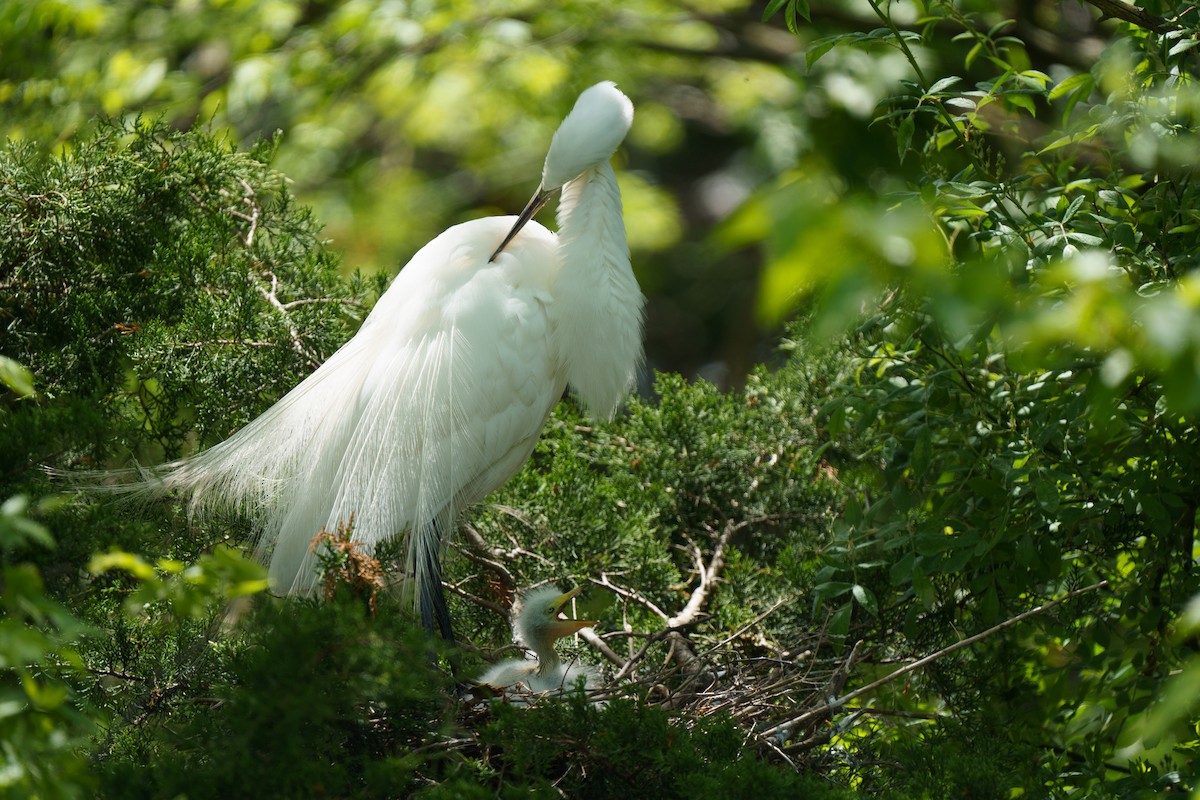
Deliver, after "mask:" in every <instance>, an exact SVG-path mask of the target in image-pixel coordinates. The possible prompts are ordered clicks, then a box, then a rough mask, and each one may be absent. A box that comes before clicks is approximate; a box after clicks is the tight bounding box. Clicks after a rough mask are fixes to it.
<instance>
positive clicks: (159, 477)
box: [153, 82, 643, 638]
mask: <svg viewBox="0 0 1200 800" xmlns="http://www.w3.org/2000/svg"><path fill="white" fill-rule="evenodd" d="M632 117H633V107H632V104H631V103H630V102H629V99H628V98H626V97H625V95H623V94H621V92H620V91H618V90H617V89H616V87H615V85H614V84H612V83H609V82H606V83H601V84H597V85H596V86H593V87H591V88H590V89H588V90H586V91H585V92H583V93H582V94H581V95H580V97H579V100H578V101H577V102H576V105H575V107H574V109H573V110H572V111H571V113H570V114H569V115H568V116H567V118H566V119H565V120H564V121H563V123H562V125H561V126H560V128H559V130H558V131H557V132H556V133H555V136H554V139H553V141H552V143H551V147H550V151H549V153H548V155H547V157H546V165H545V169H544V170H543V182H542V186H541V187H540V188H539V190H538V192H537V194H535V201H537V202H536V203H535V202H534V201H531V203H530V207H529V208H527V209H526V212H525V213H523V214H522V216H521V217H517V218H514V217H490V218H485V219H479V220H475V221H472V222H466V223H463V224H461V225H456V226H454V227H452V228H450V229H448V230H447V231H445V232H444V233H442V234H441V235H440V236H438V237H437V238H435V239H434V240H433V241H431V242H430V243H429V244H427V245H426V246H425V247H423V248H422V249H421V250H420V251H419V252H418V253H417V254H416V255H415V256H413V258H412V260H411V261H410V262H409V263H408V265H407V266H405V267H404V269H403V270H401V272H400V274H399V275H398V276H397V277H396V279H395V280H394V281H393V283H392V285H391V286H390V287H389V288H388V290H387V292H386V293H384V295H383V296H382V297H381V298H380V299H379V302H378V303H377V304H376V306H375V308H374V309H373V310H372V312H371V314H370V315H369V316H368V317H367V319H366V321H365V322H364V323H363V326H362V328H361V329H360V330H359V332H358V333H357V334H356V335H355V336H354V337H353V338H352V339H350V341H348V342H347V343H346V344H345V345H344V346H343V347H342V348H341V349H340V350H338V351H337V352H336V353H335V354H334V355H333V356H331V357H330V358H329V360H328V361H326V362H325V363H324V364H323V365H322V366H321V367H320V368H319V369H317V370H316V371H315V372H314V373H312V374H311V375H310V376H309V377H308V378H306V379H305V380H304V381H303V382H301V383H300V384H299V385H298V386H296V387H295V388H294V389H293V390H292V391H290V392H289V393H288V394H287V395H285V396H284V397H283V398H282V399H281V400H279V402H277V403H276V404H275V405H274V406H272V407H271V408H270V409H268V410H267V411H266V412H264V413H263V414H262V415H261V416H259V417H258V418H257V419H255V420H254V421H252V422H251V423H249V424H248V425H247V426H246V427H245V428H243V429H242V430H240V431H238V432H237V433H236V434H234V435H233V436H231V437H230V438H229V439H227V440H225V441H224V442H221V443H220V444H217V445H215V446H214V447H212V448H210V449H208V450H206V451H204V452H202V453H199V454H198V455H196V456H193V457H191V458H188V459H184V460H182V461H177V462H174V463H172V464H167V465H164V466H163V467H160V468H159V469H158V470H156V471H155V473H156V477H155V478H154V479H153V484H154V488H161V489H165V490H177V491H180V492H182V493H184V494H187V495H190V498H191V503H192V506H193V508H194V510H196V511H198V512H204V511H208V510H211V509H213V508H217V507H235V508H239V509H244V510H248V511H249V512H250V513H251V514H252V515H253V516H254V518H255V519H256V520H257V523H258V527H259V530H260V537H259V540H258V541H259V544H258V550H259V553H260V555H261V556H262V557H263V558H264V559H268V560H269V563H270V579H271V583H272V585H273V587H275V588H276V589H277V590H282V591H288V592H309V591H311V590H312V589H313V588H314V587H315V585H316V582H317V577H318V576H317V574H316V572H315V568H314V560H315V559H314V555H313V554H312V552H311V548H310V543H311V541H312V539H313V537H314V536H315V535H316V534H317V533H319V532H320V531H321V530H322V529H323V528H324V529H327V530H330V531H332V530H335V529H336V527H337V525H338V524H339V523H345V522H347V521H348V520H349V519H350V518H351V516H352V515H353V518H354V528H353V539H354V541H356V542H359V543H360V544H362V545H363V546H365V547H366V548H367V549H368V550H369V551H373V549H374V548H375V546H376V545H377V544H379V543H380V542H382V541H384V540H385V539H388V538H390V537H393V536H398V535H405V536H407V537H408V538H407V543H408V546H407V554H408V555H407V565H406V575H407V580H406V585H407V587H408V589H409V591H410V592H412V595H413V597H414V605H415V606H416V607H417V608H418V610H419V612H420V614H421V617H422V620H423V622H424V623H425V625H426V627H428V628H429V629H430V630H433V629H434V627H435V625H436V627H437V628H438V629H439V630H440V632H441V633H442V635H443V636H444V637H446V638H450V637H451V632H450V624H449V617H448V614H447V613H446V607H445V600H444V596H443V593H442V587H441V569H440V552H441V549H442V547H443V545H444V541H445V537H446V535H448V533H449V532H450V531H452V529H453V526H454V523H455V518H456V515H457V513H458V512H459V510H461V509H462V508H463V506H465V505H467V504H469V503H472V502H475V501H477V500H480V499H481V498H483V497H484V496H485V495H487V494H488V493H489V492H491V491H492V490H493V489H495V488H497V487H498V486H500V485H501V484H503V483H504V482H505V481H507V480H508V479H509V478H510V477H511V476H512V475H513V473H515V472H516V471H517V470H518V469H519V468H520V467H521V465H522V464H523V463H524V462H525V460H526V459H527V458H528V457H529V454H530V452H531V450H532V449H533V446H534V443H535V442H536V440H537V437H538V435H539V433H540V431H541V429H542V426H543V424H544V422H545V420H546V418H547V416H548V415H549V414H550V411H551V409H553V407H554V405H555V404H556V403H557V401H558V399H559V398H560V397H561V395H562V393H563V391H564V388H565V386H566V385H567V384H570V385H571V386H572V387H573V388H574V390H575V392H576V393H577V395H578V396H579V398H580V399H581V400H582V402H583V403H584V405H585V406H586V407H587V409H588V410H589V411H590V412H591V413H592V414H595V415H597V416H601V417H608V416H611V415H612V414H613V413H614V412H615V411H616V409H617V408H618V407H619V405H620V403H621V401H622V399H623V398H624V397H625V395H626V394H627V393H628V391H629V389H630V387H631V386H632V384H633V381H634V378H635V376H636V373H637V370H638V368H639V365H640V363H641V359H642V345H641V342H642V307H643V298H642V295H641V292H640V291H639V289H638V285H637V281H636V279H635V278H634V276H633V272H632V269H631V268H630V261H629V249H628V245H627V244H626V239H625V228H624V222H623V218H622V212H621V197H620V191H619V190H618V188H617V183H616V177H615V175H614V174H613V170H612V167H611V166H610V165H609V163H608V160H609V158H610V157H611V156H612V154H613V152H614V151H615V149H616V147H617V146H618V145H619V144H620V143H621V141H622V140H623V139H624V137H625V134H626V132H627V131H628V129H629V126H630V124H631V122H632ZM564 184H565V185H564ZM560 187H561V188H562V200H561V203H560V205H559V213H558V225H559V233H558V235H557V236H555V234H553V233H551V232H550V231H548V230H546V229H545V228H544V227H542V226H541V225H539V224H537V223H535V222H528V221H529V219H530V218H531V217H532V216H533V214H534V213H536V211H537V209H538V208H540V207H541V205H542V204H544V202H545V200H546V198H547V197H548V196H549V194H550V193H551V192H553V191H554V190H557V189H559V188H560ZM527 222H528V224H526V223H527ZM506 232H508V236H507V237H506V236H505V234H506ZM502 242H503V243H502ZM497 245H499V247H498V248H497ZM489 256H491V257H490V258H489Z"/></svg>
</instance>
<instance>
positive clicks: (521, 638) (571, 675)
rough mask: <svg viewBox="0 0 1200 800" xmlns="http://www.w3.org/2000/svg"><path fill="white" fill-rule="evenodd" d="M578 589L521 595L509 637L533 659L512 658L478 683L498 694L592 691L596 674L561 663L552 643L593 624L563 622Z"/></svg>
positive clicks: (546, 588)
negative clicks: (581, 685) (578, 689)
mask: <svg viewBox="0 0 1200 800" xmlns="http://www.w3.org/2000/svg"><path fill="white" fill-rule="evenodd" d="M581 588H582V587H579V586H577V587H575V588H574V589H572V590H571V591H569V592H567V593H565V594H563V593H560V592H559V590H558V587H557V586H553V585H551V586H542V587H540V588H538V589H533V590H531V591H529V592H528V593H526V594H525V596H524V597H522V598H521V600H520V601H519V603H518V606H517V608H516V609H515V610H514V613H513V634H514V635H515V637H516V641H517V643H518V644H522V645H524V646H525V647H527V648H529V650H531V651H532V653H533V656H534V657H533V658H528V657H527V658H514V659H508V660H505V661H501V662H499V663H497V664H494V665H493V666H492V667H491V668H489V669H488V671H487V672H485V673H483V675H481V676H480V677H479V681H478V682H479V683H481V684H484V685H486V686H490V687H492V688H493V689H496V690H498V691H513V690H515V691H516V692H518V693H520V692H531V693H533V694H545V693H551V694H562V693H563V692H569V691H572V690H574V689H576V688H578V686H579V681H580V679H581V678H582V679H583V684H584V685H583V688H584V689H595V688H596V687H597V686H598V684H599V676H598V675H597V674H596V671H595V670H594V669H592V668H591V667H589V666H587V665H585V664H564V663H562V660H561V659H560V658H559V657H558V653H557V652H556V651H555V650H554V643H555V642H556V641H558V640H559V639H561V638H562V637H564V636H570V635H571V634H573V633H578V632H579V631H581V630H583V629H584V628H587V627H590V626H592V625H595V624H596V621H595V620H590V619H564V618H562V617H561V616H560V615H561V614H562V612H563V610H564V609H565V608H566V606H567V603H569V602H571V599H572V598H573V597H575V595H577V594H579V590H580V589H581Z"/></svg>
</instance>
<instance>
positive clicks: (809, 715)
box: [759, 580, 1108, 739]
mask: <svg viewBox="0 0 1200 800" xmlns="http://www.w3.org/2000/svg"><path fill="white" fill-rule="evenodd" d="M1105 586H1108V581H1107V580H1103V581H1099V582H1097V583H1093V584H1092V585H1091V586H1085V587H1083V588H1082V589H1075V590H1073V591H1070V592H1067V593H1066V594H1064V595H1063V596H1062V597H1059V598H1058V599H1056V600H1051V601H1050V602H1048V603H1043V604H1042V605H1040V606H1036V607H1035V608H1031V609H1029V610H1028V611H1025V612H1022V613H1020V614H1018V615H1016V616H1015V617H1010V618H1009V619H1006V620H1004V621H1003V622H1001V623H1000V624H999V625H993V626H992V627H990V628H988V629H987V630H986V631H983V632H982V633H977V634H975V635H974V636H968V637H967V638H966V639H963V640H961V641H958V642H955V643H954V644H952V645H950V646H949V647H944V648H942V649H941V650H938V651H937V652H935V653H930V654H929V655H927V656H925V657H924V658H920V659H917V660H916V661H914V662H912V663H911V664H906V665H905V666H903V667H900V668H899V669H897V670H895V671H894V672H891V673H889V674H887V675H885V676H884V677H882V678H880V679H879V680H875V681H871V682H870V683H868V684H867V685H866V686H863V687H861V688H859V689H855V690H854V691H852V692H850V693H849V694H846V695H844V696H842V697H839V698H837V699H835V700H831V701H829V702H828V703H825V704H823V705H821V706H818V707H817V708H813V709H809V710H808V711H805V712H804V713H803V714H801V715H799V716H798V717H794V718H792V719H790V720H786V721H784V722H781V723H779V724H778V725H774V726H772V727H770V728H768V729H767V730H765V731H763V732H762V733H761V734H759V735H760V736H761V737H763V738H764V739H765V738H768V737H772V736H778V735H779V734H781V733H782V734H785V735H786V734H788V733H790V732H791V731H792V730H794V729H795V728H796V727H798V726H799V725H802V724H803V723H805V722H808V721H810V720H812V719H815V718H817V717H821V716H824V715H826V714H829V713H831V712H832V711H834V710H836V709H838V708H840V707H842V706H844V705H845V704H846V703H848V702H850V701H851V700H853V699H855V698H857V697H862V696H863V695H864V694H867V693H868V692H873V691H874V690H876V689H878V688H879V687H880V686H883V685H885V684H888V683H891V682H892V681H894V680H895V679H896V678H899V677H902V676H904V675H907V674H908V673H910V672H915V671H916V670H918V669H921V668H922V667H924V666H926V665H927V664H931V663H933V662H934V661H937V660H938V659H940V658H942V657H943V656H947V655H949V654H950V653H953V652H955V651H957V650H961V649H963V648H964V647H970V646H971V645H973V644H975V643H976V642H981V641H983V640H984V639H986V638H988V637H989V636H993V635H995V634H997V633H999V632H1000V631H1002V630H1005V629H1007V628H1011V627H1012V626H1014V625H1016V624H1017V623H1019V622H1024V621H1025V620H1027V619H1029V618H1030V617H1032V616H1036V615H1037V614H1043V613H1045V612H1047V611H1049V610H1050V609H1052V608H1055V607H1056V606H1059V605H1062V604H1063V603H1065V602H1066V601H1068V600H1071V599H1073V598H1075V597H1078V596H1080V595H1081V594H1087V593H1088V592H1094V591H1095V590H1097V589H1103V588H1104V587H1105Z"/></svg>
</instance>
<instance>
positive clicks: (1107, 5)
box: [1087, 0, 1179, 34]
mask: <svg viewBox="0 0 1200 800" xmlns="http://www.w3.org/2000/svg"><path fill="white" fill-rule="evenodd" d="M1087 2H1088V3H1089V4H1090V5H1093V6H1095V7H1096V8H1098V9H1100V21H1101V22H1103V21H1104V20H1106V19H1120V20H1124V21H1125V22H1132V23H1133V24H1134V25H1137V26H1138V27H1139V28H1145V29H1146V30H1148V31H1151V32H1153V33H1158V34H1163V33H1166V32H1167V31H1171V30H1177V29H1178V27H1179V26H1178V25H1175V24H1172V23H1171V22H1169V21H1167V20H1165V19H1163V18H1162V17H1160V16H1158V15H1157V14H1151V13H1150V12H1149V11H1146V10H1144V9H1141V8H1138V7H1137V6H1135V5H1132V4H1130V3H1125V2H1122V0H1087Z"/></svg>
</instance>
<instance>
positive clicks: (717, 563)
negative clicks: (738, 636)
mask: <svg viewBox="0 0 1200 800" xmlns="http://www.w3.org/2000/svg"><path fill="white" fill-rule="evenodd" d="M735 530H737V526H736V525H733V524H732V523H728V522H727V523H725V529H724V530H723V531H721V535H720V536H719V537H717V543H716V545H714V546H713V552H712V557H711V558H710V559H709V560H708V566H707V567H706V566H705V565H704V561H703V560H701V558H700V553H699V550H698V549H697V551H696V574H697V575H699V576H700V583H699V584H698V585H697V586H696V588H695V589H694V590H693V591H692V594H691V597H689V598H688V601H687V603H686V604H685V605H684V607H683V609H682V610H681V611H680V612H679V613H678V614H676V615H675V616H673V617H670V618H668V619H667V627H668V628H682V627H685V626H687V625H691V624H692V623H694V622H695V621H696V618H697V617H699V615H700V609H702V608H703V607H704V604H705V602H707V600H708V593H709V590H710V589H711V588H712V585H713V583H714V582H715V581H716V579H717V576H718V575H720V573H721V570H722V569H723V568H724V566H725V548H726V546H728V544H729V539H730V538H731V537H732V536H733V532H734V531H735Z"/></svg>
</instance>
